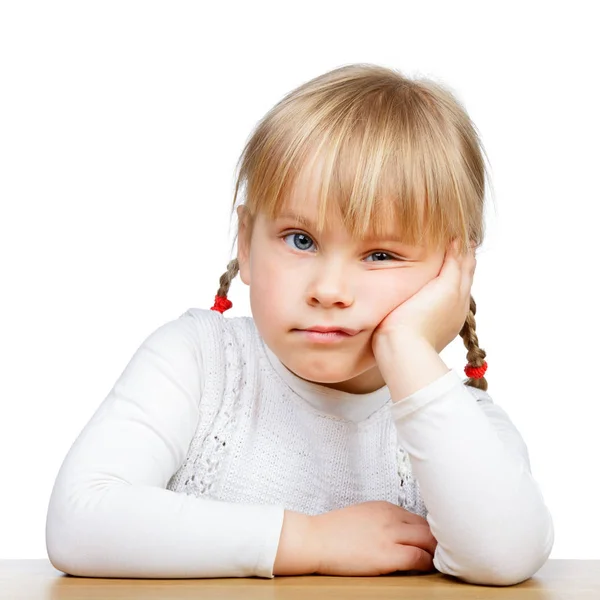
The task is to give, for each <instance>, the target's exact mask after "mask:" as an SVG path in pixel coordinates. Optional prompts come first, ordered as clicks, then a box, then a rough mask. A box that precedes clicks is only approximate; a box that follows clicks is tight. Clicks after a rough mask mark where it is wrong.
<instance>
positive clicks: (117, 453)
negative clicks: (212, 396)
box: [46, 318, 284, 578]
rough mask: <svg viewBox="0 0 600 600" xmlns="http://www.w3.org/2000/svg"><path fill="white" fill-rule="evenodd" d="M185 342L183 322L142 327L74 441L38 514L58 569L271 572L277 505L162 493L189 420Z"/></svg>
mask: <svg viewBox="0 0 600 600" xmlns="http://www.w3.org/2000/svg"><path fill="white" fill-rule="evenodd" d="M196 338H197V332H194V326H193V322H192V319H190V318H179V319H178V320H175V321H171V322H169V323H167V324H165V325H163V326H162V327H160V328H159V329H157V330H156V331H155V332H154V333H153V334H151V335H150V336H149V337H148V338H147V339H146V340H145V342H144V343H143V344H142V345H141V346H140V348H139V349H138V350H137V351H136V353H135V354H134V356H133V358H132V359H131V361H130V362H129V364H128V365H127V367H126V369H125V370H124V371H123V373H122V374H121V376H120V377H119V378H118V380H117V382H116V384H115V386H114V387H113V389H112V390H111V391H110V393H109V394H108V396H107V398H106V399H105V400H104V402H102V404H101V405H100V406H99V408H98V409H97V411H96V412H95V414H94V415H93V416H92V418H91V420H90V421H89V422H88V423H87V425H86V426H85V427H84V429H83V430H82V431H81V433H80V435H79V436H78V438H77V439H76V440H75V442H74V443H73V445H72V447H71V448H70V450H69V452H68V454H67V456H66V458H65V459H64V461H63V464H62V466H61V468H60V470H59V472H58V475H57V478H56V481H55V484H54V488H53V490H52V494H51V496H50V500H49V506H48V513H47V520H46V547H47V552H48V556H49V558H50V561H51V562H52V564H53V565H54V566H55V567H56V568H57V569H59V570H61V571H64V572H65V573H70V574H72V575H79V576H86V577H133V578H135V577H143V578H185V577H190V578H192V577H193V578H197V577H246V576H260V577H273V573H272V568H273V564H274V562H275V556H276V552H277V547H278V544H279V537H280V533H281V529H282V526H283V516H284V508H283V507H282V506H281V507H280V506H268V505H260V506H259V505H248V504H235V503H228V502H222V501H216V500H212V499H203V498H198V497H195V496H193V495H187V494H182V493H175V492H173V491H170V490H167V489H165V488H166V485H167V483H168V481H169V478H170V477H171V476H172V475H173V473H174V472H175V471H176V470H177V469H178V467H179V466H180V465H181V463H182V461H183V460H184V458H185V456H186V452H187V450H188V447H189V445H190V442H191V440H192V438H193V436H194V432H195V429H196V425H197V423H198V419H199V407H200V406H201V396H202V356H201V352H199V348H198V343H197V339H196Z"/></svg>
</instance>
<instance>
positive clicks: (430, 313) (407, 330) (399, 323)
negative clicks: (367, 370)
mask: <svg viewBox="0 0 600 600" xmlns="http://www.w3.org/2000/svg"><path fill="white" fill-rule="evenodd" d="M457 246H458V244H457V242H456V240H455V241H454V242H453V243H452V244H451V245H450V246H449V247H448V249H447V250H446V254H445V256H444V263H443V265H442V268H441V269H440V272H439V274H438V276H437V277H435V278H434V279H432V280H431V281H429V283H427V284H426V285H425V286H423V287H422V288H421V289H420V290H419V291H418V292H416V293H415V294H413V295H412V296H411V297H410V298H409V299H408V300H406V301H405V302H403V303H402V304H400V305H399V306H397V307H396V308H395V309H394V310H392V311H391V312H390V313H389V314H388V315H387V316H386V317H385V318H384V319H383V320H382V321H381V323H379V325H378V326H377V328H376V329H375V331H374V332H373V337H372V340H371V343H372V346H373V353H374V355H375V358H376V359H377V342H378V340H380V339H381V338H382V337H384V336H388V335H391V336H396V335H398V336H400V337H406V336H407V334H408V336H409V337H413V338H414V337H415V336H416V337H418V338H422V339H424V340H426V341H427V342H428V343H429V344H430V345H431V346H432V347H433V348H435V350H436V352H437V353H438V354H439V353H440V352H441V351H442V350H443V349H444V348H445V347H446V346H447V345H448V344H449V343H450V342H451V341H452V340H453V339H454V338H455V337H456V336H457V335H458V334H459V333H460V330H461V329H462V328H463V325H464V324H465V321H466V319H467V315H468V314H469V306H470V300H471V287H472V285H473V276H474V274H475V267H476V266H477V259H476V258H475V249H474V244H471V249H470V251H469V252H468V253H467V254H463V255H461V254H459V252H458V249H457Z"/></svg>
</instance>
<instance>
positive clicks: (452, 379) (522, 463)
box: [383, 342, 553, 585]
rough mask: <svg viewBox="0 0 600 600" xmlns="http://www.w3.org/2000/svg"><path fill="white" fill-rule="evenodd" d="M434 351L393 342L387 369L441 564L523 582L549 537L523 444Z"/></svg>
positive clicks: (476, 575) (476, 578)
mask: <svg viewBox="0 0 600 600" xmlns="http://www.w3.org/2000/svg"><path fill="white" fill-rule="evenodd" d="M434 354H436V353H435V350H433V349H431V351H430V350H428V349H427V347H426V346H425V345H421V344H419V343H414V344H413V345H412V346H411V347H410V348H408V347H405V346H402V345H401V344H398V343H397V342H390V352H389V353H388V354H387V355H386V366H385V369H386V371H385V373H386V374H384V375H383V376H384V378H385V377H386V376H387V377H388V379H386V381H388V380H389V384H388V385H389V388H390V392H391V395H392V400H394V403H393V404H392V407H391V412H392V417H393V419H394V422H395V424H396V429H397V434H398V443H399V444H400V445H401V446H402V447H403V448H404V449H405V450H406V451H407V452H408V454H409V456H410V459H411V466H412V470H413V475H414V476H415V479H416V480H417V482H418V484H419V489H420V493H421V496H422V498H423V501H424V503H425V505H426V506H427V509H428V521H429V523H430V527H431V531H432V533H433V535H434V536H435V538H436V539H437V541H438V547H437V551H436V555H435V560H434V562H435V566H436V568H438V569H439V570H440V571H442V572H443V573H445V574H449V575H455V576H457V577H460V578H462V579H465V580H467V581H471V582H474V583H485V584H499V585H507V584H511V583H516V582H518V581H522V580H524V579H526V578H528V577H530V576H531V575H532V574H533V573H535V572H536V571H537V569H539V567H540V566H541V565H542V564H543V563H544V561H545V560H546V559H547V557H548V555H549V553H550V550H551V547H552V543H553V525H552V520H551V517H550V514H549V512H548V509H547V507H546V506H545V504H544V501H543V498H542V494H541V492H540V490H539V487H538V485H537V483H536V481H535V480H534V479H533V477H532V475H531V472H530V469H529V465H528V458H527V451H526V446H525V445H524V442H522V439H521V438H520V435H519V433H518V431H517V430H516V428H515V427H514V426H513V425H512V423H511V422H510V420H509V419H508V417H507V416H506V415H505V414H504V413H503V411H502V409H500V407H497V406H495V405H494V404H493V403H492V402H490V401H487V403H486V404H483V403H482V404H481V405H479V404H478V403H477V401H476V400H475V398H474V397H473V395H472V394H471V392H470V391H469V390H468V389H467V388H466V387H465V386H464V384H463V383H462V381H461V380H460V378H459V377H458V375H457V374H456V373H453V374H450V371H449V370H448V369H447V367H446V366H445V365H444V364H443V361H441V359H439V357H438V359H439V360H436V358H435V356H434ZM436 356H437V354H436ZM388 361H389V362H388ZM391 365H395V370H392V367H391Z"/></svg>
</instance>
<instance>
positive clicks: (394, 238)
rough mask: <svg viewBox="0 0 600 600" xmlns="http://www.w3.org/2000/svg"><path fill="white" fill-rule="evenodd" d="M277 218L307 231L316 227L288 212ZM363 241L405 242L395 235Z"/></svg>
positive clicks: (308, 220) (301, 217) (372, 237)
mask: <svg viewBox="0 0 600 600" xmlns="http://www.w3.org/2000/svg"><path fill="white" fill-rule="evenodd" d="M278 218H279V219H281V220H283V219H292V220H294V221H298V222H299V223H302V225H304V226H305V227H307V228H308V229H316V225H315V224H314V223H313V222H312V221H311V220H310V219H307V218H306V217H305V216H303V215H297V214H295V213H293V212H289V211H287V212H282V213H281V214H280V215H279V217H278ZM364 241H365V242H377V241H383V242H397V243H398V244H406V242H404V241H403V240H402V239H401V238H400V237H399V236H398V235H397V234H394V233H392V234H388V235H385V236H383V237H381V238H378V237H375V236H369V237H368V238H365V240H364ZM406 245H408V244H406Z"/></svg>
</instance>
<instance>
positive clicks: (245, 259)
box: [237, 204, 250, 285]
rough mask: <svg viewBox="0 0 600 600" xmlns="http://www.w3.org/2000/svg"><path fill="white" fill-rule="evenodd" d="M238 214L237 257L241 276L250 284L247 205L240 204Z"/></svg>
mask: <svg viewBox="0 0 600 600" xmlns="http://www.w3.org/2000/svg"><path fill="white" fill-rule="evenodd" d="M237 215H238V242H237V259H238V263H239V265H240V271H239V276H240V279H241V280H242V281H243V282H244V283H245V284H246V285H250V227H249V214H248V211H247V209H246V206H244V205H243V204H240V206H238V207H237Z"/></svg>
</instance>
